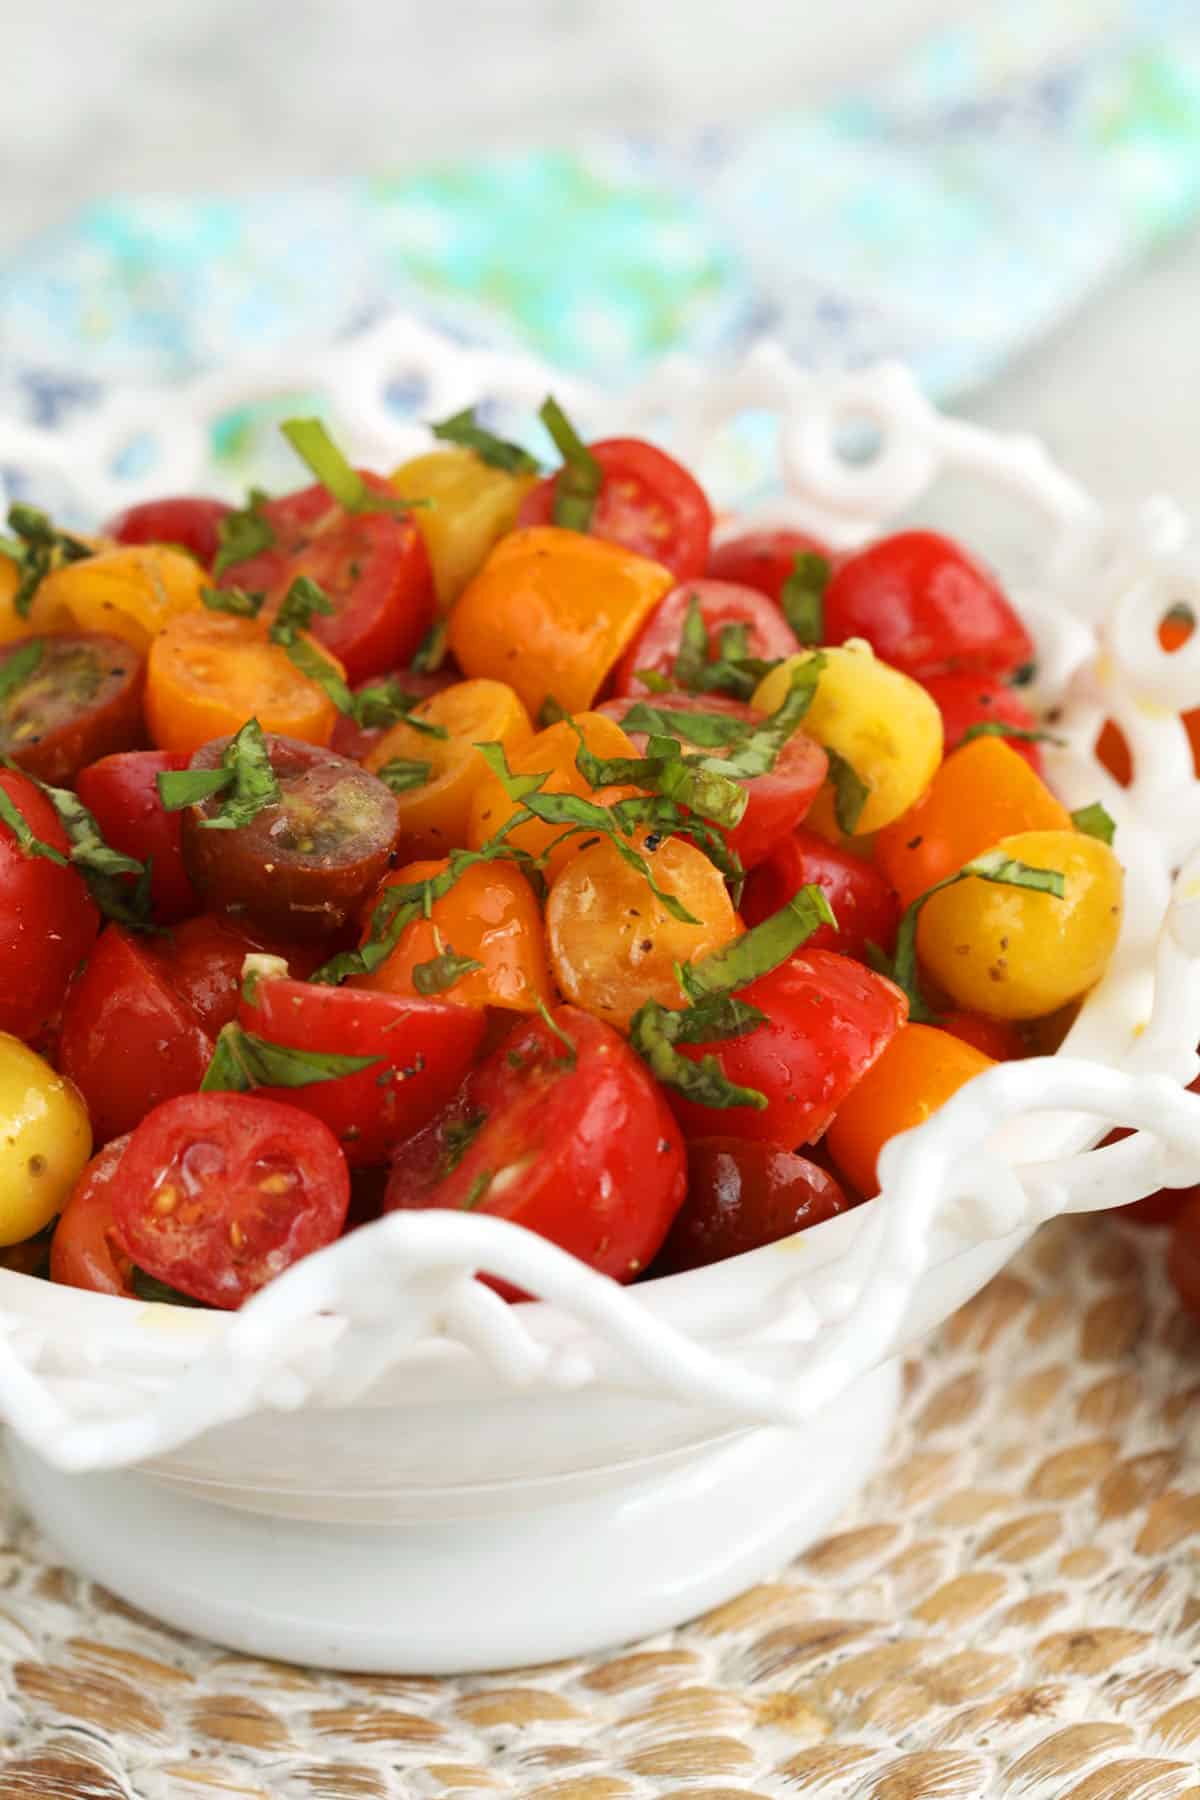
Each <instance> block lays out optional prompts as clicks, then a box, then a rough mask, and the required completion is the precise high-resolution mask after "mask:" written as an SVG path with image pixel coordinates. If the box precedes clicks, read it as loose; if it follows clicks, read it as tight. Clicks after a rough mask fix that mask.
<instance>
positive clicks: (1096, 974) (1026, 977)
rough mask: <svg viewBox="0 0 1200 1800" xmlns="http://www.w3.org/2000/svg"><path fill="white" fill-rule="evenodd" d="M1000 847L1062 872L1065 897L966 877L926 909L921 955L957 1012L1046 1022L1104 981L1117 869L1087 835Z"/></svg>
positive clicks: (1007, 842) (1051, 835) (1023, 835)
mask: <svg viewBox="0 0 1200 1800" xmlns="http://www.w3.org/2000/svg"><path fill="white" fill-rule="evenodd" d="M995 848H996V849H997V850H999V851H1000V852H1001V853H1002V854H1003V855H1005V856H1011V857H1014V858H1016V860H1017V861H1018V862H1023V863H1027V864H1028V865H1029V866H1030V867H1031V868H1035V869H1057V870H1058V871H1059V873H1060V874H1061V875H1062V876H1063V879H1064V881H1065V884H1066V891H1065V893H1064V895H1063V897H1062V899H1061V900H1060V899H1057V898H1056V897H1055V896H1054V895H1053V894H1044V893H1038V892H1035V891H1034V890H1032V889H1030V888H1023V887H1009V886H1002V885H1001V884H1000V883H998V882H992V881H983V880H981V879H980V878H979V877H978V876H970V877H968V878H967V880H965V881H959V882H955V884H954V885H953V886H952V887H947V888H943V889H942V891H941V892H940V893H937V894H934V895H932V896H931V898H930V899H929V900H927V901H926V902H925V905H924V906H923V907H922V908H921V916H920V919H919V921H918V924H917V954H918V956H919V957H920V959H921V961H922V963H923V964H924V965H925V967H926V968H927V969H928V971H929V973H930V974H931V975H932V976H933V978H934V980H935V981H936V982H938V984H939V985H940V986H941V987H942V988H943V989H944V990H945V992H946V993H947V994H948V995H949V996H950V998H951V999H952V1000H953V1001H954V1003H955V1005H957V1006H965V1007H968V1008H969V1009H970V1010H971V1011H972V1012H980V1013H984V1014H986V1015H987V1016H988V1017H989V1018H993V1019H1037V1018H1041V1017H1042V1015H1043V1014H1045V1013H1051V1012H1055V1011H1057V1009H1058V1008H1059V1007H1060V1006H1066V1005H1067V1003H1068V1002H1069V1001H1071V1000H1077V999H1079V997H1080V996H1081V995H1082V994H1086V993H1087V991H1088V989H1089V988H1090V987H1093V986H1094V985H1095V983H1096V982H1097V981H1099V979H1100V977H1101V975H1103V973H1104V970H1105V966H1106V964H1107V962H1108V959H1109V957H1110V956H1111V955H1112V953H1113V950H1114V948H1115V946H1116V942H1117V935H1118V933H1119V931H1120V928H1121V886H1122V871H1121V865H1120V863H1119V862H1118V861H1117V859H1116V857H1115V856H1114V854H1113V852H1112V851H1111V850H1110V849H1109V847H1108V845H1107V844H1104V843H1101V841H1100V840H1099V838H1094V837H1088V836H1087V835H1086V834H1085V833H1084V832H1082V831H1020V832H1016V833H1014V834H1013V836H1011V837H1006V838H1001V840H1000V842H999V843H998V844H997V845H996V846H995Z"/></svg>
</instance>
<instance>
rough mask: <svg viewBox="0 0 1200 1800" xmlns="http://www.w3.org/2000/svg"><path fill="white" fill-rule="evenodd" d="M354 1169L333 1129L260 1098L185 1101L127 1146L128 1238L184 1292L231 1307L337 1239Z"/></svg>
mask: <svg viewBox="0 0 1200 1800" xmlns="http://www.w3.org/2000/svg"><path fill="white" fill-rule="evenodd" d="M349 1205H350V1171H349V1169H348V1168H347V1167H346V1159H345V1157H344V1156H343V1155H342V1152H341V1150H340V1149H339V1148H338V1142H337V1139H336V1138H335V1137H334V1135H333V1133H332V1132H331V1131H330V1130H329V1127H328V1126H327V1125H322V1123H321V1121H320V1120H319V1119H314V1118H311V1117H310V1116H309V1115H308V1114H307V1113H304V1112H301V1111H300V1110H299V1109H298V1108H297V1107H295V1106H281V1105H280V1104H279V1102H278V1101H276V1100H263V1099H260V1098H259V1096H258V1095H257V1094H186V1095H184V1096H182V1097H181V1098H180V1099H178V1100H168V1101H165V1102H164V1103H163V1105H161V1106H156V1107H155V1109H154V1111H153V1112H152V1113H150V1114H149V1115H148V1116H147V1117H146V1118H145V1119H143V1120H142V1123H141V1124H140V1125H139V1126H138V1128H137V1130H136V1131H135V1132H134V1133H133V1136H132V1137H131V1138H130V1140H129V1147H128V1149H127V1150H126V1152H125V1155H124V1157H123V1159H122V1162H121V1179H120V1181H119V1182H117V1183H116V1184H115V1185H114V1189H113V1213H114V1220H115V1224H116V1229H117V1235H118V1238H119V1240H120V1242H121V1243H122V1244H123V1245H124V1247H125V1249H126V1250H127V1251H128V1252H129V1254H130V1256H131V1257H132V1258H133V1260H134V1262H135V1263H136V1264H137V1265H138V1267H139V1268H142V1269H145V1271H146V1273H147V1274H149V1275H153V1276H155V1277H157V1279H158V1280H159V1281H165V1282H166V1283H167V1285H168V1286H169V1287H173V1288H176V1289H177V1290H178V1291H179V1292H180V1293H183V1294H190V1295H191V1296H192V1298H193V1299H196V1300H203V1301H206V1302H207V1303H208V1305H210V1306H220V1307H224V1308H226V1309H228V1310H233V1309H234V1308H236V1307H239V1306H241V1305H242V1304H243V1302H244V1301H246V1300H248V1299H249V1298H250V1296H251V1295H252V1294H254V1293H257V1291H258V1289H259V1288H261V1287H264V1286H265V1285H266V1283H267V1282H268V1281H271V1280H273V1278H274V1277H275V1276H276V1275H281V1274H282V1273H283V1271H284V1269H286V1268H288V1267H289V1265H290V1264H292V1263H294V1262H298V1261H299V1260H300V1258H301V1257H302V1256H308V1255H310V1254H311V1253H312V1251H314V1250H319V1249H321V1248H322V1246H323V1245H325V1244H330V1243H332V1242H333V1240H334V1238H336V1237H337V1236H338V1234H339V1233H340V1231H341V1229H342V1226H343V1224H344V1223H345V1219H346V1212H347V1209H348V1207H349Z"/></svg>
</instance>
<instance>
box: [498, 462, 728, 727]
mask: <svg viewBox="0 0 1200 1800" xmlns="http://www.w3.org/2000/svg"><path fill="white" fill-rule="evenodd" d="M588 448H589V449H590V451H591V453H592V455H593V456H594V457H595V459H596V461H597V462H598V463H599V464H600V467H601V469H602V470H603V481H602V483H601V487H600V493H599V496H598V498H597V500H596V504H595V506H594V507H593V509H592V517H591V522H590V524H589V525H588V531H589V532H590V534H591V535H592V536H593V537H598V538H607V539H608V541H609V542H610V543H613V544H621V545H623V546H624V548H625V549H626V550H635V551H636V552H637V554H638V555H639V556H649V557H653V559H654V561H655V562H659V563H665V564H666V566H667V568H668V569H672V570H674V572H675V577H676V579H677V580H679V581H687V580H689V579H690V578H691V577H692V576H693V575H700V574H702V573H703V571H704V565H705V563H706V561H707V560H708V541H709V538H710V537H711V536H712V524H713V520H712V508H711V507H710V506H709V504H708V500H707V498H706V497H705V493H704V490H703V488H702V487H700V485H699V483H698V482H696V481H695V480H694V479H693V477H692V476H691V475H689V474H688V472H687V470H686V469H685V468H683V467H682V465H681V464H679V463H677V462H676V461H675V459H674V457H671V456H668V455H667V454H666V452H665V451H663V450H657V449H655V447H654V445H653V444H647V443H644V442H643V441H642V439H641V438H605V439H603V440H602V441H601V442H600V443H597V444H590V445H589V446H588ZM557 484H558V476H557V475H551V476H548V477H547V479H546V480H545V481H540V482H539V483H538V485H537V486H536V487H535V488H534V489H533V490H532V492H531V493H529V494H527V495H526V496H525V499H524V500H523V501H522V502H521V510H520V512H519V513H518V515H517V523H518V525H519V526H523V525H549V524H551V523H552V522H553V519H554V501H555V493H556V490H557ZM563 704H564V705H565V704H566V702H565V701H564V702H563Z"/></svg>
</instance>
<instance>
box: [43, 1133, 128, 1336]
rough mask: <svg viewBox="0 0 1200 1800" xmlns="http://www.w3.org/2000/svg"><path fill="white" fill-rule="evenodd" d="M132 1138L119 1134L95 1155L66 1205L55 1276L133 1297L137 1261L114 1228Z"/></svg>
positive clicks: (54, 1253) (55, 1249)
mask: <svg viewBox="0 0 1200 1800" xmlns="http://www.w3.org/2000/svg"><path fill="white" fill-rule="evenodd" d="M128 1143H129V1138H128V1135H126V1136H125V1137H119V1138H114V1139H113V1141H112V1142H111V1143H110V1144H106V1145H105V1146H104V1148H103V1150H101V1152H100V1154H99V1155H98V1156H93V1158H92V1160H91V1162H90V1163H89V1164H88V1165H87V1168H86V1169H85V1170H84V1171H83V1174H82V1175H81V1176H80V1177H79V1180H78V1181H77V1182H76V1184H75V1188H74V1191H73V1192H72V1194H71V1198H70V1199H69V1200H68V1201H67V1204H66V1205H65V1206H64V1208H63V1210H62V1217H61V1218H60V1219H59V1221H58V1224H57V1225H56V1226H55V1228H54V1237H53V1239H52V1241H51V1244H50V1279H51V1281H58V1282H61V1283H62V1284H63V1285H64V1286H65V1287H77V1288H90V1289H91V1290H92V1292H93V1293H96V1294H122V1295H124V1296H125V1298H126V1299H130V1300H131V1299H132V1298H133V1297H134V1296H133V1281H132V1265H131V1263H130V1260H129V1257H128V1256H127V1255H126V1253H125V1251H124V1250H122V1248H121V1246H120V1244H119V1243H118V1242H117V1239H116V1235H115V1231H114V1228H113V1182H114V1180H115V1179H116V1174H117V1170H118V1169H119V1168H120V1166H121V1158H122V1157H123V1156H124V1154H125V1150H126V1147H127V1145H128Z"/></svg>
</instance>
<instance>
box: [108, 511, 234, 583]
mask: <svg viewBox="0 0 1200 1800" xmlns="http://www.w3.org/2000/svg"><path fill="white" fill-rule="evenodd" d="M232 510H233V509H232V507H229V506H226V504H225V502H224V501H223V500H205V499H201V498H200V497H198V496H196V495H192V494H175V495H170V496H168V497H167V498H165V499H162V500H142V501H141V502H140V503H139V504H138V505H137V506H128V507H126V509H125V511H124V512H123V513H118V514H117V516H116V518H115V519H110V520H109V522H108V524H107V525H106V526H105V527H104V531H103V535H104V536H105V537H107V538H113V539H114V540H115V541H116V542H117V543H118V544H171V545H174V546H175V547H176V548H177V549H180V550H187V551H189V552H190V553H191V555H192V556H194V557H195V558H196V560H197V562H201V563H203V564H204V566H205V568H206V569H207V568H210V567H211V566H212V561H213V558H214V557H215V556H216V554H217V551H218V550H219V548H220V545H221V537H220V524H221V520H222V519H223V518H224V517H225V516H226V514H227V513H229V512H231V511H232Z"/></svg>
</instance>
